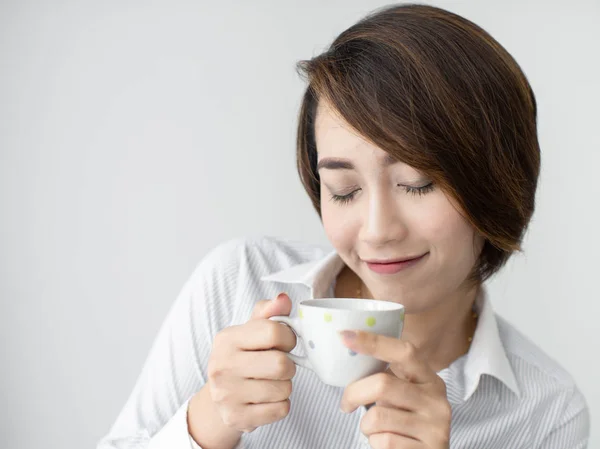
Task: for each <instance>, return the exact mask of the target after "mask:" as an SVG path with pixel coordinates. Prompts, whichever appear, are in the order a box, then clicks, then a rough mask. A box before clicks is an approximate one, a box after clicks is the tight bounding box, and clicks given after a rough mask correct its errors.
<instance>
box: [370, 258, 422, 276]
mask: <svg viewBox="0 0 600 449" xmlns="http://www.w3.org/2000/svg"><path fill="white" fill-rule="evenodd" d="M427 254H428V253H425V254H422V255H420V256H416V257H412V256H411V257H410V258H406V257H405V258H400V259H371V260H365V262H366V264H367V266H368V267H369V269H370V270H371V271H374V272H375V273H379V274H395V273H398V272H400V271H402V270H405V269H407V268H409V267H412V266H414V265H416V264H418V263H419V262H420V261H421V260H422V259H423V258H424V257H425V256H426V255H427Z"/></svg>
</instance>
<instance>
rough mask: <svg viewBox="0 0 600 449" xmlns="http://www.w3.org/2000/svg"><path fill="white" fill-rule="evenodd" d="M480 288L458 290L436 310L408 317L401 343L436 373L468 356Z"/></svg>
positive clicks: (475, 322) (473, 331)
mask: <svg viewBox="0 0 600 449" xmlns="http://www.w3.org/2000/svg"><path fill="white" fill-rule="evenodd" d="M479 288H480V287H479V286H473V287H470V288H468V289H466V290H465V289H463V290H459V291H457V292H456V293H455V294H454V295H452V296H451V297H449V298H447V299H446V300H445V301H443V302H442V303H441V304H439V305H438V306H437V307H435V308H433V309H430V310H427V311H424V312H421V313H417V314H406V316H405V318H404V330H403V331H402V339H403V340H407V341H409V342H411V343H412V344H413V345H414V346H415V347H416V348H417V352H418V354H419V355H420V356H421V358H422V359H423V360H425V361H427V363H428V364H429V366H430V367H431V368H432V369H433V370H435V371H436V372H438V371H440V370H442V369H444V368H446V367H448V366H449V365H450V364H451V363H452V362H454V361H455V360H456V359H458V358H459V357H460V356H462V355H464V354H466V353H467V352H468V350H469V347H470V339H471V337H472V336H473V334H474V333H475V328H476V325H477V321H476V319H475V318H474V317H473V304H474V302H475V298H476V296H477V294H478V292H479ZM448 317H452V319H450V320H449V319H448Z"/></svg>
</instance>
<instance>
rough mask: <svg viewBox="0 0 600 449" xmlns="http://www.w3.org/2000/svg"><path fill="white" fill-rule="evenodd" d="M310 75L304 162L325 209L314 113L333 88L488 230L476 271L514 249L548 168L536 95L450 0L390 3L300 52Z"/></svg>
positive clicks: (339, 105) (392, 148)
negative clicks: (449, 6) (309, 51)
mask: <svg viewBox="0 0 600 449" xmlns="http://www.w3.org/2000/svg"><path fill="white" fill-rule="evenodd" d="M298 71H299V73H300V74H301V75H302V76H303V77H304V78H305V79H306V80H307V81H308V87H307V89H306V92H305V94H304V97H303V101H302V106H301V108H300V114H299V123H298V135H297V167H298V172H299V174H300V179H301V181H302V183H303V185H304V187H305V189H306V191H307V192H308V194H309V196H310V198H311V201H312V203H313V206H314V208H315V209H316V211H317V213H318V214H319V216H321V206H320V201H321V198H320V179H319V173H318V171H317V147H316V141H315V130H314V125H315V117H316V111H317V105H318V101H319V99H324V100H326V101H327V103H328V104H329V105H331V106H332V107H333V109H334V110H335V111H336V112H337V113H339V114H340V116H341V117H342V118H343V119H344V120H345V121H346V122H347V123H348V124H349V125H350V126H352V127H353V128H354V129H355V130H356V131H357V132H358V133H359V134H360V135H361V136H363V137H364V138H365V139H368V140H369V141H370V142H372V143H373V144H375V145H376V146H378V147H379V148H381V149H382V150H384V151H386V152H387V153H389V154H390V155H391V156H393V157H394V158H395V159H397V160H401V161H403V162H405V163H407V164H408V165H410V166H412V167H414V168H415V169H417V170H421V171H423V172H424V173H426V174H427V175H428V176H430V177H431V179H432V180H433V181H434V182H435V183H436V184H437V185H438V186H440V187H441V188H442V189H444V191H445V192H447V193H448V194H449V195H450V197H451V198H453V199H454V200H455V201H456V202H457V204H458V206H459V207H460V208H461V209H462V211H461V213H463V214H464V215H465V217H466V219H467V220H468V221H469V222H470V223H471V224H472V225H473V227H474V228H475V229H476V230H477V231H478V232H479V233H480V234H481V235H482V236H483V237H484V238H485V244H484V247H483V249H482V252H481V254H480V256H479V260H478V262H477V263H476V265H475V267H474V271H473V273H472V274H471V279H472V280H475V281H478V282H483V281H484V280H486V279H487V278H488V277H490V276H491V275H492V274H494V273H495V272H496V271H497V270H498V269H500V267H501V266H502V265H504V263H505V262H506V261H507V260H508V258H509V257H510V255H511V253H512V252H513V251H519V250H520V249H521V246H520V243H521V241H522V237H523V235H524V233H525V230H526V228H527V225H528V223H529V221H530V219H531V216H532V214H533V211H534V203H535V191H536V187H537V180H538V175H539V169H540V149H539V143H538V138H537V126H536V114H537V110H536V101H535V96H534V94H533V91H532V89H531V86H530V85H529V82H528V81H527V78H526V77H525V75H524V73H523V72H522V70H521V68H520V67H519V65H518V64H517V63H516V61H515V60H514V59H513V58H512V56H511V55H510V54H509V53H508V52H507V51H506V50H505V49H504V48H503V47H502V46H501V45H500V44H499V43H498V42H497V41H496V40H494V38H492V37H491V36H490V35H489V34H488V33H487V32H486V31H484V30H483V29H482V28H480V27H479V26H477V25H475V24H474V23H472V22H471V21H469V20H467V19H465V18H463V17H461V16H459V15H457V14H454V13H452V12H449V11H446V10H444V9H441V8H437V7H433V6H428V5H420V4H402V5H392V6H388V7H385V8H382V9H379V10H376V11H375V12H374V13H371V14H370V15H368V16H366V17H365V18H363V19H362V20H360V21H359V22H358V23H356V24H355V25H353V26H351V27H350V28H348V29H347V30H345V31H343V32H342V33H341V34H340V35H339V36H338V37H337V38H336V39H335V40H334V42H333V43H332V44H331V45H330V47H329V48H328V49H327V50H326V51H325V52H323V53H322V54H320V55H318V56H316V57H314V58H312V59H310V60H303V61H300V62H299V63H298Z"/></svg>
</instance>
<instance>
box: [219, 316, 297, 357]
mask: <svg viewBox="0 0 600 449" xmlns="http://www.w3.org/2000/svg"><path fill="white" fill-rule="evenodd" d="M223 333H224V336H223V337H224V338H226V339H229V343H228V344H232V345H233V346H234V347H236V348H238V349H241V350H245V351H256V350H264V349H279V350H281V351H285V352H289V351H291V350H292V349H294V346H296V334H294V332H293V331H292V330H291V329H290V328H289V326H286V325H285V324H283V323H279V322H277V321H272V320H268V319H264V318H262V319H256V320H250V321H248V322H247V323H245V324H240V325H237V326H230V327H228V328H225V329H224V330H223Z"/></svg>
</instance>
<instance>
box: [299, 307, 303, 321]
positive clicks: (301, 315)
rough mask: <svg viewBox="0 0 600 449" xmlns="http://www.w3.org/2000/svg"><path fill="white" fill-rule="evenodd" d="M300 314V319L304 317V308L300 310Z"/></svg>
mask: <svg viewBox="0 0 600 449" xmlns="http://www.w3.org/2000/svg"><path fill="white" fill-rule="evenodd" d="M298 316H299V317H300V319H302V318H304V314H303V313H302V309H300V310H299V311H298Z"/></svg>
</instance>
